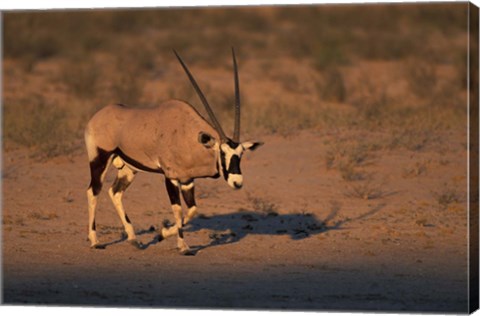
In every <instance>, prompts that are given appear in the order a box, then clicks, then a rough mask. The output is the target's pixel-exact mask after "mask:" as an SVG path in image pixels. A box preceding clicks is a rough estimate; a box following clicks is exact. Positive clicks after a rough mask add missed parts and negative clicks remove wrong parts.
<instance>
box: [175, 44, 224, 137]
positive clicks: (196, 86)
mask: <svg viewBox="0 0 480 316" xmlns="http://www.w3.org/2000/svg"><path fill="white" fill-rule="evenodd" d="M173 52H174V53H175V56H177V59H178V61H179V62H180V64H181V65H182V67H183V69H184V70H185V73H186V74H187V76H188V78H189V79H190V82H191V83H192V85H193V88H195V91H196V92H197V94H198V97H199V98H200V100H201V101H202V103H203V105H204V106H205V109H206V110H207V113H208V116H209V117H210V120H211V121H212V123H213V125H214V127H215V129H216V130H217V132H218V133H219V134H220V138H221V140H222V142H224V141H226V140H227V137H226V136H225V133H224V132H223V129H222V126H221V125H220V123H219V122H218V121H217V118H216V117H215V114H214V113H213V111H212V108H211V107H210V105H209V104H208V101H207V99H206V98H205V96H204V95H203V92H202V90H200V87H199V86H198V84H197V82H196V81H195V78H193V75H192V74H191V73H190V71H189V70H188V67H187V65H185V63H184V62H183V60H182V58H181V57H180V55H178V53H177V51H176V50H173Z"/></svg>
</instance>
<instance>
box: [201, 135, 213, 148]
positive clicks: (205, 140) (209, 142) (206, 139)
mask: <svg viewBox="0 0 480 316" xmlns="http://www.w3.org/2000/svg"><path fill="white" fill-rule="evenodd" d="M198 142H199V143H200V144H202V145H203V146H205V148H212V147H213V145H214V144H215V138H213V136H212V135H210V134H208V133H205V132H200V133H198Z"/></svg>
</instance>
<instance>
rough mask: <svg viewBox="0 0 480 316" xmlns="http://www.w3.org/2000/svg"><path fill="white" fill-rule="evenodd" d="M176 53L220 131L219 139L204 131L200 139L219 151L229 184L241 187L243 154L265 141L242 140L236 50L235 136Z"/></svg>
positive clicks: (223, 170)
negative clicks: (214, 110)
mask: <svg viewBox="0 0 480 316" xmlns="http://www.w3.org/2000/svg"><path fill="white" fill-rule="evenodd" d="M174 53H175V55H176V56H177V58H178V60H179V62H180V64H181V65H182V67H183V69H184V70H185V73H186V74H187V76H188V78H189V79H190V82H191V83H192V85H193V88H194V89H195V91H196V92H197V95H198V97H199V98H200V100H201V101H202V103H203V105H204V106H205V109H206V111H207V113H208V116H209V118H210V121H211V123H212V124H213V127H214V129H215V130H216V131H217V132H218V135H219V136H220V139H219V140H216V139H215V138H214V137H213V136H212V135H209V134H207V133H204V132H200V133H199V135H198V141H199V142H200V143H201V144H203V145H204V146H205V147H207V148H211V147H213V148H216V149H217V150H218V151H219V155H218V157H219V158H218V160H219V161H218V166H219V168H218V169H219V173H220V174H221V175H222V176H223V178H224V179H225V181H227V183H228V185H229V186H230V187H232V188H233V189H240V188H241V187H242V186H243V176H242V171H241V169H240V161H241V159H242V155H243V153H244V152H245V151H246V150H255V149H257V148H258V147H259V146H261V145H263V142H258V141H245V142H241V141H240V107H241V106H240V87H239V80H238V68H237V60H236V58H235V51H234V49H233V48H232V58H233V72H234V81H235V124H234V129H233V137H232V138H229V137H227V136H226V135H225V132H224V131H223V129H222V126H221V125H220V123H219V122H218V120H217V118H216V117H215V114H214V113H213V110H212V108H211V107H210V105H209V103H208V101H207V99H206V98H205V95H204V94H203V92H202V90H201V89H200V87H199V86H198V84H197V82H196V81H195V78H194V77H193V75H192V74H191V72H190V70H189V69H188V67H187V66H186V65H185V63H184V62H183V60H182V58H181V57H180V55H178V53H177V52H176V51H175V50H174Z"/></svg>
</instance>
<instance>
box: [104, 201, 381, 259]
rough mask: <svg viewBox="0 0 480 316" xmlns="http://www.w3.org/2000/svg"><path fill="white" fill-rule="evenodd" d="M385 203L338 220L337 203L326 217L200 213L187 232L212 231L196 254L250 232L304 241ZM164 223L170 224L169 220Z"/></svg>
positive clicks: (367, 214)
mask: <svg viewBox="0 0 480 316" xmlns="http://www.w3.org/2000/svg"><path fill="white" fill-rule="evenodd" d="M384 206H385V204H378V205H377V206H375V207H373V208H372V209H370V210H368V211H367V212H365V213H362V214H361V215H359V216H357V217H353V218H349V217H346V218H343V219H337V217H338V213H339V211H340V206H339V205H336V204H335V205H332V208H331V210H330V212H329V213H328V215H327V216H326V217H325V218H323V219H319V218H317V216H316V215H314V214H311V213H305V212H301V213H290V214H279V213H277V212H269V213H262V212H258V211H254V210H247V209H240V210H239V211H237V212H232V213H228V214H218V215H213V216H206V215H202V214H200V215H199V216H197V217H196V218H194V219H193V220H192V221H191V222H190V223H189V224H187V225H186V226H185V228H184V232H196V231H200V230H202V229H207V230H210V231H211V233H210V234H209V238H210V241H209V242H208V243H206V244H204V245H192V246H191V248H192V251H193V253H192V254H196V253H197V252H198V251H200V250H203V249H206V248H209V247H214V246H219V245H226V244H232V243H236V242H239V241H240V240H242V239H243V238H244V237H246V236H247V235H250V234H253V235H271V236H279V235H288V236H290V238H291V239H292V240H301V239H305V238H309V237H311V236H313V235H318V234H322V233H326V232H328V231H335V230H342V229H348V226H347V224H350V223H353V222H357V221H359V220H362V219H366V218H368V217H370V216H372V215H374V214H376V213H377V212H379V211H380V210H382V209H383V207H384ZM164 224H165V225H167V226H168V225H169V223H168V221H166V222H165V223H164ZM155 231H157V230H156V229H155V227H153V226H151V227H150V228H149V229H143V230H139V231H137V232H136V234H137V235H144V234H154V233H155ZM126 240H127V236H126V235H125V234H122V235H121V237H120V239H118V240H114V241H112V242H109V243H105V244H102V245H101V246H102V248H105V247H107V246H111V245H114V244H117V243H120V242H124V241H126ZM159 242H160V240H159V238H158V235H157V234H155V236H154V237H153V238H152V240H151V241H149V242H148V243H146V244H143V243H140V244H138V245H136V246H137V248H139V249H147V248H148V247H150V246H153V245H155V244H157V243H159Z"/></svg>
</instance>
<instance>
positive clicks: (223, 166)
mask: <svg viewBox="0 0 480 316" xmlns="http://www.w3.org/2000/svg"><path fill="white" fill-rule="evenodd" d="M220 161H221V163H222V166H221V167H222V171H223V177H224V178H225V180H227V179H228V171H227V163H226V160H225V153H224V152H223V151H221V150H220Z"/></svg>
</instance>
